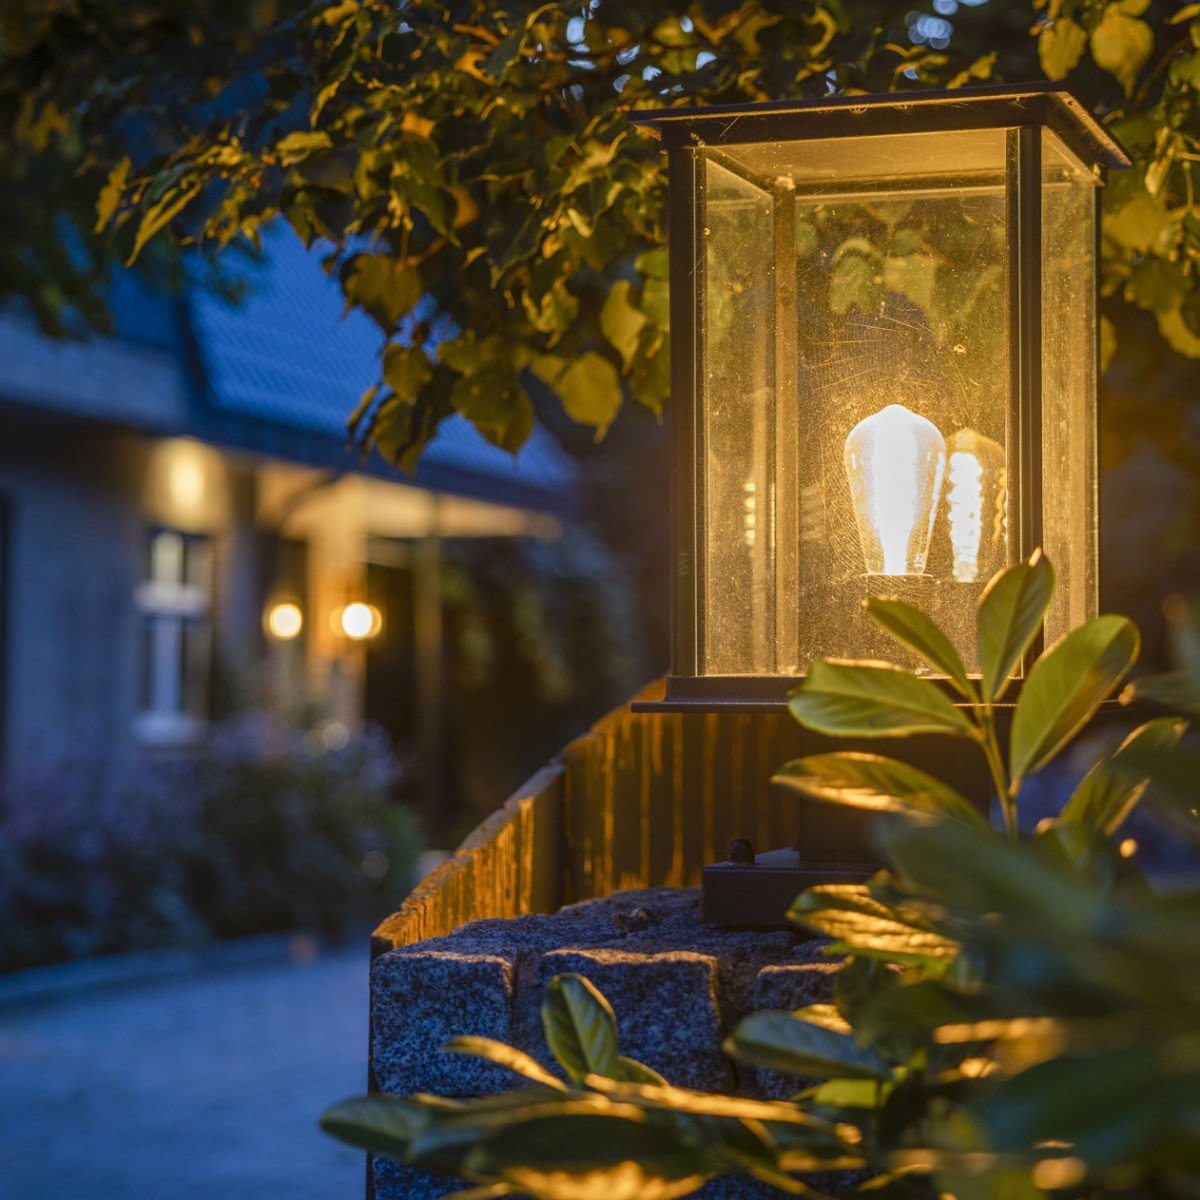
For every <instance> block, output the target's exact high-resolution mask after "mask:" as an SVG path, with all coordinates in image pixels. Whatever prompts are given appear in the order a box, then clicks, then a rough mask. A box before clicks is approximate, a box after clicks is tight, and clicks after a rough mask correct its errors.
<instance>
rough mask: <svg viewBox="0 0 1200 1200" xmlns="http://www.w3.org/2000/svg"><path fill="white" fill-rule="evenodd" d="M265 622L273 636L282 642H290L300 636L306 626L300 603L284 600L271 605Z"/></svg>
mask: <svg viewBox="0 0 1200 1200" xmlns="http://www.w3.org/2000/svg"><path fill="white" fill-rule="evenodd" d="M264 624H265V625H266V628H267V632H268V633H269V634H270V635H271V637H273V638H275V639H276V640H277V641H280V642H290V641H292V640H293V639H294V638H297V637H299V636H300V631H301V630H302V629H303V628H304V613H303V612H302V611H301V609H300V606H299V605H298V604H293V603H292V602H291V601H290V600H284V601H281V602H280V603H278V604H272V605H271V607H270V608H269V609H268V610H267V616H266V620H265V621H264Z"/></svg>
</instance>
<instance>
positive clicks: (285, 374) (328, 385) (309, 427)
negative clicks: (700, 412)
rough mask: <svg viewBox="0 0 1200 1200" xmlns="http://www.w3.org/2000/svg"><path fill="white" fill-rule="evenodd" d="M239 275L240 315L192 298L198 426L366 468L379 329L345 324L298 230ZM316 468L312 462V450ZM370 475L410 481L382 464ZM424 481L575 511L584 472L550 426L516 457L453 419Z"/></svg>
mask: <svg viewBox="0 0 1200 1200" xmlns="http://www.w3.org/2000/svg"><path fill="white" fill-rule="evenodd" d="M238 273H239V274H240V275H243V276H244V277H245V279H246V281H247V283H248V285H249V290H248V294H247V296H246V298H245V299H244V300H243V301H242V302H241V303H240V304H238V305H236V306H231V305H229V304H227V303H225V302H224V301H223V300H221V299H220V298H219V297H217V296H214V295H212V294H211V293H208V292H203V291H195V292H193V293H192V294H191V295H190V296H189V300H188V310H189V320H190V324H191V328H192V333H193V336H194V338H195V341H196V346H197V351H198V354H199V358H200V366H201V375H202V384H201V388H200V393H201V394H200V398H199V404H198V408H199V409H201V410H202V411H200V412H198V414H197V415H198V417H200V418H201V420H204V419H205V418H206V417H207V418H208V421H209V424H210V427H211V431H212V432H214V433H217V434H218V435H219V434H220V432H221V431H222V430H224V431H230V430H241V433H240V436H239V437H238V438H237V439H236V440H239V441H241V442H242V443H244V444H245V443H252V442H253V441H254V440H255V438H256V436H257V437H261V439H262V441H263V444H261V445H257V446H255V445H252V444H247V445H246V448H248V449H256V448H257V449H261V450H264V451H267V452H272V453H281V452H282V453H286V452H287V451H286V446H287V445H289V444H297V445H298V444H299V443H300V442H304V443H305V444H306V445H309V446H310V447H311V446H316V445H324V446H325V447H326V449H325V451H324V453H326V454H328V455H331V456H332V458H333V461H331V462H329V463H328V464H327V465H331V466H338V465H340V466H342V467H344V468H345V469H356V468H357V459H356V456H355V455H354V454H353V453H352V452H351V451H349V450H347V449H345V440H346V417H347V415H348V414H349V412H350V411H351V410H352V409H353V407H354V405H355V404H356V403H357V401H358V398H359V396H360V395H361V393H362V392H363V390H364V389H365V388H367V387H368V386H369V385H370V384H372V383H374V382H375V380H376V378H377V374H378V364H379V353H380V350H381V348H382V344H383V337H382V334H381V333H380V331H379V329H378V328H377V327H376V325H375V323H374V322H373V321H372V320H371V319H370V318H369V317H367V316H365V315H364V314H362V313H360V312H357V311H354V312H350V313H348V314H347V315H346V316H345V317H344V318H343V316H342V308H343V300H342V294H341V289H340V287H339V286H338V283H337V281H336V280H335V279H331V278H329V277H328V276H327V275H326V274H325V273H324V271H323V270H322V269H321V266H320V260H319V255H318V254H317V253H315V252H314V253H309V252H307V251H306V250H305V249H304V247H303V245H302V244H301V242H300V241H299V239H298V238H297V237H296V236H295V235H294V234H293V233H292V232H291V231H290V230H287V229H280V230H277V231H268V236H266V237H265V238H264V255H263V260H262V261H261V262H256V263H247V264H246V265H245V266H244V267H239V268H238ZM203 410H207V412H205V411H203ZM254 431H258V432H257V434H256V433H255V432H254ZM202 435H203V434H202ZM289 438H290V441H289ZM306 457H307V458H308V459H309V460H310V461H311V460H312V457H313V453H312V451H311V449H310V450H309V451H308V453H307V455H306ZM368 469H369V470H371V471H372V473H376V474H381V475H388V474H390V475H391V477H392V478H399V475H398V473H397V472H396V471H395V470H394V469H393V468H390V467H388V466H387V465H386V464H383V463H382V462H381V461H379V460H378V457H377V456H375V460H374V461H373V462H371V463H369V464H368ZM413 482H416V483H420V484H423V485H424V486H428V487H431V488H440V489H444V490H447V491H454V492H464V493H467V494H471V495H476V496H480V497H482V498H490V499H496V500H499V501H502V502H506V503H522V504H526V505H529V506H532V507H538V508H546V509H551V510H556V511H567V510H569V509H570V507H571V504H572V499H573V494H574V484H575V468H574V464H573V463H572V462H571V460H570V459H569V458H568V457H567V455H566V454H565V453H564V451H563V450H562V448H561V447H560V446H559V444H558V442H557V441H556V440H555V439H554V437H553V436H552V435H551V434H550V433H549V432H548V431H547V430H545V429H543V428H541V427H537V428H535V430H534V434H533V436H532V437H531V438H530V440H529V442H528V443H527V444H526V445H525V446H524V447H522V449H521V451H520V452H519V453H518V454H517V455H516V456H515V457H514V456H512V455H510V454H508V453H506V452H505V451H503V450H499V449H497V448H496V447H495V446H492V445H491V444H490V443H488V442H487V441H485V440H484V438H483V437H482V436H481V435H480V434H479V433H478V432H477V431H476V430H475V428H474V426H472V425H471V424H470V423H469V422H467V421H465V420H464V419H462V418H461V417H458V416H454V417H451V418H450V419H449V420H447V421H446V422H444V423H443V425H442V426H441V428H440V429H439V431H438V434H437V437H436V438H435V439H434V441H433V443H432V444H431V445H430V446H429V448H428V449H427V450H426V452H425V454H424V456H423V457H422V460H421V464H420V466H419V468H418V470H417V474H416V476H415V477H414V480H413Z"/></svg>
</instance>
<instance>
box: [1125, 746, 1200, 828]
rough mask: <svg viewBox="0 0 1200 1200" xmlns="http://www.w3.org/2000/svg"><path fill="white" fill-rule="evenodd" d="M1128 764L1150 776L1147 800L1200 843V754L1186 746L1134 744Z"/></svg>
mask: <svg viewBox="0 0 1200 1200" xmlns="http://www.w3.org/2000/svg"><path fill="white" fill-rule="evenodd" d="M1126 766H1127V767H1128V768H1129V770H1130V771H1131V772H1140V773H1142V774H1144V775H1145V776H1146V777H1147V778H1148V779H1149V780H1150V785H1149V787H1148V789H1147V791H1146V793H1145V803H1147V804H1149V805H1150V807H1151V808H1152V809H1154V811H1155V813H1156V814H1157V815H1158V816H1160V817H1162V818H1163V820H1164V821H1166V822H1167V823H1168V824H1170V825H1171V826H1172V827H1173V828H1174V830H1175V832H1176V833H1178V834H1179V835H1180V836H1182V837H1184V838H1186V839H1187V840H1188V841H1189V842H1191V843H1192V844H1193V845H1200V754H1197V753H1196V751H1194V750H1192V749H1190V748H1186V747H1182V746H1180V747H1176V748H1175V749H1172V750H1166V749H1163V748H1162V747H1136V748H1135V747H1131V748H1130V750H1129V751H1128V752H1127V755H1126Z"/></svg>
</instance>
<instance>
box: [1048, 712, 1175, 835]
mask: <svg viewBox="0 0 1200 1200" xmlns="http://www.w3.org/2000/svg"><path fill="white" fill-rule="evenodd" d="M1186 728H1187V722H1185V721H1182V720H1180V719H1179V718H1178V717H1158V718H1156V719H1155V720H1153V721H1147V722H1146V724H1145V725H1142V726H1140V727H1139V728H1137V729H1135V730H1134V731H1133V732H1132V733H1131V734H1130V735H1129V736H1128V737H1127V738H1126V739H1125V740H1124V741H1123V742H1122V743H1121V745H1120V747H1119V748H1118V749H1117V750H1116V752H1115V753H1113V754H1110V755H1109V756H1108V757H1106V758H1103V759H1101V760H1100V762H1098V763H1096V765H1095V766H1094V767H1092V769H1091V770H1090V771H1089V772H1088V773H1087V774H1086V775H1085V776H1084V777H1083V779H1082V781H1081V782H1080V784H1079V786H1078V787H1077V788H1076V789H1075V791H1074V792H1073V793H1072V794H1071V798H1070V799H1069V800H1068V801H1067V803H1066V805H1065V806H1064V808H1063V810H1062V813H1061V814H1060V815H1059V820H1060V821H1062V822H1077V823H1079V824H1082V825H1088V826H1092V827H1094V828H1096V829H1099V830H1101V831H1102V832H1103V833H1106V834H1108V835H1110V836H1111V835H1112V834H1114V833H1116V831H1117V830H1118V829H1119V828H1120V827H1121V825H1122V823H1123V822H1124V820H1125V818H1126V817H1127V816H1128V815H1129V813H1130V812H1131V811H1132V810H1133V808H1134V806H1135V805H1136V804H1137V802H1138V801H1139V800H1140V799H1141V798H1142V795H1143V793H1144V792H1145V791H1146V787H1147V786H1148V784H1149V782H1150V779H1149V776H1147V775H1145V774H1144V773H1142V772H1141V771H1140V770H1138V769H1137V768H1135V767H1131V765H1130V764H1131V762H1134V761H1141V760H1142V756H1143V754H1144V753H1146V752H1151V753H1153V752H1154V751H1156V750H1171V749H1173V748H1174V747H1175V746H1177V745H1178V744H1179V739H1180V738H1181V737H1182V736H1183V731H1184V730H1185V729H1186Z"/></svg>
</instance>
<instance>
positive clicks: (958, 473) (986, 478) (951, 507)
mask: <svg viewBox="0 0 1200 1200" xmlns="http://www.w3.org/2000/svg"><path fill="white" fill-rule="evenodd" d="M949 450H950V467H949V471H948V475H947V486H946V506H947V516H948V518H949V525H950V546H951V549H952V550H953V552H954V567H953V570H954V578H955V579H957V580H958V581H959V582H960V583H974V582H975V581H976V580H977V579H979V578H981V576H985V575H990V574H991V573H992V570H993V567H998V566H999V565H1000V564H999V558H998V555H997V551H999V550H1002V549H1003V546H1004V535H1005V532H1006V531H1005V518H1006V510H1007V501H1008V494H1007V493H1008V487H1007V471H1006V469H1005V468H1006V464H1005V459H1004V450H1003V448H1002V447H1001V446H999V445H997V444H996V443H995V442H993V441H992V439H991V438H986V437H984V436H983V434H981V433H977V432H976V431H975V430H974V429H960V430H959V431H958V432H957V433H956V434H954V436H953V437H951V439H950V446H949Z"/></svg>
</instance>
